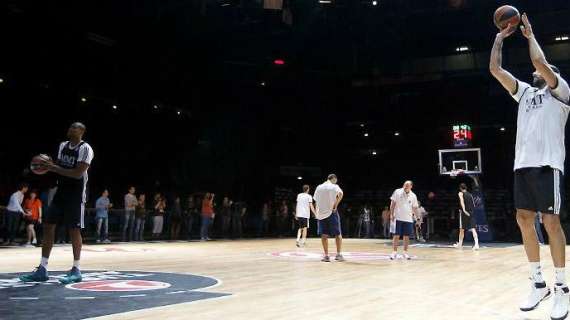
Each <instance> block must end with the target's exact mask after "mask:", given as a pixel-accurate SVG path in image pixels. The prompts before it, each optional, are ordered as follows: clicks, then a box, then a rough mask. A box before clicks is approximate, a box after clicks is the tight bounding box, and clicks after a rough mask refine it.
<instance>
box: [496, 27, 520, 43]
mask: <svg viewBox="0 0 570 320" xmlns="http://www.w3.org/2000/svg"><path fill="white" fill-rule="evenodd" d="M515 31H517V28H516V27H513V25H512V24H510V23H509V24H508V25H507V27H506V28H504V29H503V30H501V32H499V33H497V37H500V38H502V39H505V38H508V37H509V36H510V35H511V34H513V33H515Z"/></svg>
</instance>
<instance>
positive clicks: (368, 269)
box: [0, 239, 553, 320]
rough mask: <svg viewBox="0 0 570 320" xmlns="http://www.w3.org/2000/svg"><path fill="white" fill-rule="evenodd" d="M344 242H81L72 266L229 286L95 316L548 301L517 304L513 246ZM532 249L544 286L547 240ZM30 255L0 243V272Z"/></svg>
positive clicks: (507, 311)
mask: <svg viewBox="0 0 570 320" xmlns="http://www.w3.org/2000/svg"><path fill="white" fill-rule="evenodd" d="M330 244H331V245H332V248H333V250H334V245H333V242H332V241H331V243H330ZM344 244H345V246H344V250H343V251H345V252H347V254H346V255H345V256H346V258H347V261H346V262H342V263H339V262H332V263H323V262H320V261H319V255H320V253H321V250H320V243H319V241H318V239H310V240H309V242H308V244H307V247H306V248H301V249H299V248H296V247H295V243H294V239H276V240H242V241H212V242H162V243H128V244H126V243H116V244H110V245H85V246H84V253H83V257H82V269H84V270H118V271H120V270H137V271H152V272H170V273H183V274H193V275H202V276H208V277H213V278H215V279H218V280H220V283H219V285H217V286H215V287H212V288H209V289H205V290H204V291H212V292H221V293H227V294H229V295H227V296H224V297H218V298H214V299H205V300H199V301H194V302H191V303H181V304H175V305H170V306H164V307H158V308H150V309H143V310H137V311H131V312H126V313H120V314H112V315H107V316H103V317H98V318H97V319H153V320H155V319H216V320H221V319H247V320H251V319H300V318H311V319H434V320H435V319H437V320H443V319H454V320H455V319H497V320H499V319H500V320H506V319H549V317H548V314H549V311H550V307H551V303H552V300H549V301H546V302H544V303H543V305H541V307H540V308H539V309H538V310H536V311H533V312H531V313H522V312H520V311H518V308H517V305H518V303H519V301H521V299H522V298H523V297H524V295H525V294H526V293H527V292H528V287H529V282H528V280H527V278H528V267H527V263H526V261H525V256H524V253H523V249H522V247H521V246H520V245H516V244H510V245H509V244H504V245H498V244H494V245H488V246H485V247H483V248H481V250H480V251H478V252H473V251H471V250H470V249H464V250H462V251H460V250H457V249H453V248H446V247H413V248H411V249H410V253H411V254H412V255H414V256H415V257H414V259H413V260H410V261H405V260H397V261H390V260H388V259H387V255H388V254H389V253H390V252H391V249H390V247H389V246H388V244H387V243H386V241H385V240H361V239H345V242H344ZM541 254H542V259H543V261H544V262H543V266H544V269H545V272H544V273H545V277H546V279H547V282H548V283H549V285H551V284H552V281H551V280H550V279H552V278H553V268H552V263H551V261H550V259H549V249H548V247H546V246H545V247H542V248H541ZM39 256H40V249H39V248H2V249H0V273H16V272H27V271H30V270H31V269H32V268H33V267H34V266H36V265H37V264H38V262H39ZM71 261H72V256H71V247H70V246H60V247H56V248H54V251H53V254H52V258H51V259H50V265H49V269H50V270H65V269H68V268H69V266H70V264H71ZM2 294H3V292H2V291H0V304H2V303H3V302H2V301H5V299H6V298H7V297H2ZM0 318H2V315H0ZM11 318H12V319H17V318H18V317H17V315H16V316H15V317H14V316H12V317H11Z"/></svg>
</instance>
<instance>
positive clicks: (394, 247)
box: [390, 230, 400, 260]
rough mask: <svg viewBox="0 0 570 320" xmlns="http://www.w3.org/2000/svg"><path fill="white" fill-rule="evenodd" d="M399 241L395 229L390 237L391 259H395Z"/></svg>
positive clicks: (398, 235)
mask: <svg viewBox="0 0 570 320" xmlns="http://www.w3.org/2000/svg"><path fill="white" fill-rule="evenodd" d="M399 242H400V234H399V233H398V230H396V233H395V234H394V236H393V237H392V254H390V259H391V260H394V259H396V257H397V256H398V245H399Z"/></svg>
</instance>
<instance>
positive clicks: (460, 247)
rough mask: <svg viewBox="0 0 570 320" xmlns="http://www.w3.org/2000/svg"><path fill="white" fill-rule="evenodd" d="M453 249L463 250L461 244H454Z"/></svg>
mask: <svg viewBox="0 0 570 320" xmlns="http://www.w3.org/2000/svg"><path fill="white" fill-rule="evenodd" d="M453 247H454V248H457V249H463V246H460V245H459V243H454V244H453Z"/></svg>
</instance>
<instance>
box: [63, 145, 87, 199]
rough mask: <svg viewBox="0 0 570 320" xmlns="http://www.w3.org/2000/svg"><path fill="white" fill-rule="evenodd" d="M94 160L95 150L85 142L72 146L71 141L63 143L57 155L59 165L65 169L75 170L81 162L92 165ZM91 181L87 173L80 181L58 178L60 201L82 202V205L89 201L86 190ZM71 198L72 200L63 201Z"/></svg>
mask: <svg viewBox="0 0 570 320" xmlns="http://www.w3.org/2000/svg"><path fill="white" fill-rule="evenodd" d="M91 160H93V149H91V146H90V145H89V144H88V143H87V142H85V141H81V142H80V143H79V144H77V145H75V146H72V145H71V143H70V142H69V141H66V142H62V143H61V144H60V146H59V152H58V155H57V165H58V166H60V167H62V168H64V169H75V168H76V167H77V165H78V163H79V162H84V163H87V164H91ZM88 180H89V178H88V175H87V172H85V173H84V174H83V176H82V177H81V178H79V179H76V178H69V177H64V176H61V175H60V176H58V177H57V194H56V196H58V198H60V200H64V201H66V200H68V201H73V202H75V201H76V200H80V201H81V202H82V203H85V202H86V201H87V195H86V189H87V181H88ZM62 198H70V199H62Z"/></svg>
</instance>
